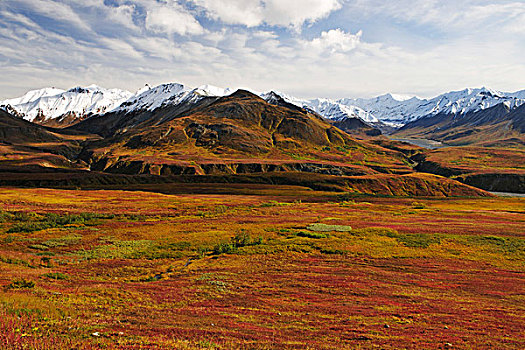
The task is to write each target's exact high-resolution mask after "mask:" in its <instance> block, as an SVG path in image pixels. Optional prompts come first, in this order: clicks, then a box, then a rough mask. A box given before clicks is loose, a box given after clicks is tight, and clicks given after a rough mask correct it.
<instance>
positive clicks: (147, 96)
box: [114, 83, 233, 113]
mask: <svg viewBox="0 0 525 350" xmlns="http://www.w3.org/2000/svg"><path fill="white" fill-rule="evenodd" d="M232 92H233V91H232V90H230V89H222V88H218V87H216V86H212V85H203V86H199V87H198V88H195V89H191V88H187V87H185V86H184V85H182V84H176V83H171V84H162V85H159V86H156V87H153V88H151V87H149V86H146V87H145V88H144V89H141V90H139V91H138V92H137V93H136V94H135V95H133V96H132V97H131V98H129V99H128V100H127V101H125V102H124V103H122V105H120V106H119V107H118V108H116V109H115V110H114V111H115V112H127V113H128V112H133V111H137V110H149V111H153V110H155V109H157V108H159V107H163V106H167V105H176V104H179V103H182V102H197V101H198V100H200V99H201V98H203V97H206V96H217V97H219V96H226V95H229V94H231V93H232Z"/></svg>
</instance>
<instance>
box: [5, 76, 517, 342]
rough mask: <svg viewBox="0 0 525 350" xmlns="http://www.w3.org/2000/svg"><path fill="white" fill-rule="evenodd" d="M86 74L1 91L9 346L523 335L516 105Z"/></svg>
mask: <svg viewBox="0 0 525 350" xmlns="http://www.w3.org/2000/svg"><path fill="white" fill-rule="evenodd" d="M97 89H98V87H94V86H91V87H89V88H76V89H70V90H60V91H58V92H57V91H55V90H46V91H43V92H39V93H35V92H33V93H31V94H29V95H28V96H26V97H24V98H21V101H23V103H22V104H23V105H24V106H25V107H24V108H26V109H27V108H29V105H31V106H32V107H33V109H31V108H29V109H27V111H32V112H27V113H28V114H23V113H22V112H23V110H22V109H21V110H20V111H19V112H17V111H16V109H15V108H14V107H13V106H10V107H4V108H3V109H0V269H1V271H2V273H1V274H0V287H1V290H0V316H1V317H0V345H2V348H5V349H9V350H11V349H13V350H15V349H16V350H18V349H58V350H61V349H64V350H65V349H72V348H74V349H104V348H106V349H122V350H128V349H261V350H262V349H338V348H349V349H376V348H382V349H452V348H454V349H473V348H475V349H509V350H510V349H520V348H523V347H524V346H525V343H524V341H523V339H522V338H523V337H522V336H521V333H522V329H523V328H524V327H525V317H524V315H525V309H524V307H523V295H524V293H525V289H524V286H525V281H524V279H523V274H524V272H525V256H524V252H525V237H524V232H525V231H524V227H525V211H524V207H525V206H524V204H525V202H524V198H523V197H522V196H506V195H500V194H499V192H507V193H508V192H511V193H517V194H523V193H525V168H524V167H525V162H524V160H525V153H524V152H525V151H524V149H523V142H522V141H523V131H522V130H521V129H520V127H521V126H520V125H521V124H520V123H521V121H522V119H521V118H522V115H523V114H521V109H522V108H523V107H516V108H514V109H512V110H509V109H510V107H509V109H507V108H503V107H501V106H500V107H497V106H499V105H498V104H496V107H495V108H496V112H498V113H496V112H494V110H493V109H491V108H494V106H492V105H491V103H487V108H486V109H480V110H476V108H477V107H476V106H477V105H476V104H475V103H474V105H472V103H471V102H472V101H471V100H472V99H474V100H475V99H476V98H477V97H476V96H478V95H479V94H481V95H480V96H485V97H486V94H487V93H488V92H487V89H481V90H480V91H477V92H475V91H470V90H469V91H465V92H463V93H460V94H459V95H460V97H458V101H460V102H461V101H463V100H465V101H467V102H465V103H467V105H468V108H467V107H465V108H467V109H469V108H470V109H469V111H468V112H467V114H465V116H459V115H455V117H452V116H451V115H447V116H444V115H443V114H439V113H438V114H435V115H429V114H428V113H427V114H425V115H424V116H421V115H420V116H419V117H418V118H413V119H414V120H409V119H412V118H411V117H408V116H407V115H405V117H406V118H404V119H403V118H401V117H400V115H398V117H397V119H394V118H393V117H392V118H390V119H383V120H380V118H376V117H375V116H374V114H373V113H375V114H377V115H381V113H379V112H378V111H377V110H374V112H373V113H372V110H373V108H372V107H373V106H370V105H368V108H369V110H367V111H365V110H360V109H358V108H360V107H357V106H353V105H351V104H349V103H350V102H348V101H346V102H345V101H343V100H341V101H338V102H334V101H328V100H321V99H319V100H316V101H314V100H309V101H300V100H298V99H294V98H291V97H287V96H285V95H284V96H281V95H280V94H278V93H275V92H272V93H268V94H256V93H253V92H250V91H248V90H236V91H231V90H228V89H218V88H214V87H211V86H203V87H199V88H195V89H192V88H185V87H184V86H183V85H181V84H162V85H160V86H157V87H153V88H152V87H147V88H145V89H144V90H143V91H140V92H139V93H137V94H135V95H133V94H131V93H129V94H125V95H126V96H130V97H129V98H128V99H127V100H126V101H124V102H122V103H120V104H119V102H120V101H117V102H115V101H113V99H105V98H101V96H102V95H101V94H103V95H104V96H106V95H105V94H107V91H108V90H104V91H102V92H101V93H96V91H98V90H97ZM53 93H58V95H56V96H65V99H66V100H67V101H69V102H71V101H75V103H74V104H73V105H74V107H75V108H77V110H71V111H69V112H68V113H67V114H66V115H64V114H60V113H61V112H62V111H63V110H61V109H60V108H61V107H60V108H59V106H58V105H57V106H54V107H53V108H50V109H48V110H55V111H57V113H56V114H49V115H48V116H46V115H44V114H43V109H40V112H37V116H38V118H34V119H31V118H32V117H31V115H32V114H31V113H35V112H34V111H35V110H38V108H40V107H37V106H38V105H39V104H40V103H41V100H40V99H41V98H43V99H44V100H45V101H46V103H47V106H49V103H50V102H49V101H55V102H56V101H61V98H56V96H55V97H53V96H54V95H52V94H53ZM49 94H51V95H52V96H46V95H49ZM112 94H114V95H115V96H117V97H119V96H120V97H122V96H123V95H122V93H118V92H115V91H114V92H113V93H112ZM465 94H466V96H467V97H468V98H466V97H465V96H464V95H465ZM484 94H485V95H484ZM452 95H454V94H448V96H449V97H450V96H452ZM93 96H95V97H96V101H95V102H96V103H95V104H93V106H95V107H93V108H95V109H96V108H99V109H100V110H101V111H102V112H100V113H95V110H94V109H92V108H91V107H89V106H92V104H91V103H92V102H93V101H92V100H91V98H94V97H93ZM498 96H499V95H498ZM520 96H521V95H520ZM520 96H518V97H512V96H507V97H505V98H504V97H503V96H501V97H498V98H497V99H500V98H501V99H503V98H504V99H505V102H509V101H510V100H512V101H514V102H513V103H515V105H519V102H520V101H521V100H520V98H521V97H520ZM88 97H89V98H88ZM120 97H119V98H120ZM32 98H36V99H34V100H33V101H28V100H31V99H32ZM397 98H399V97H397ZM399 99H400V100H396V99H395V98H394V96H392V95H390V96H386V97H385V96H383V97H382V98H377V99H376V100H377V101H378V103H379V102H380V103H379V105H381V106H385V105H386V106H389V108H390V110H392V109H393V110H396V111H399V113H401V112H402V111H403V110H404V111H405V112H406V111H407V110H406V108H405V107H407V105H410V106H412V108H416V107H414V106H415V105H416V104H429V103H430V102H429V101H424V102H421V100H419V99H415V98H411V99H408V100H407V99H401V98H399ZM82 101H84V102H85V101H88V102H86V103H87V105H86V104H84V105H82V103H83V102H82ZM377 101H376V102H377ZM396 101H397V102H396ZM418 101H419V102H418ZM439 101H442V99H441V100H439ZM484 101H485V100H484ZM19 102H20V101H19ZM81 102H82V103H81ZM357 102H359V103H360V105H361V106H364V107H363V108H365V107H366V106H367V104H366V103H365V101H362V100H361V101H358V100H355V101H353V102H352V103H357ZM434 102H436V101H434ZM456 102H457V101H456ZM460 102H457V103H460ZM345 103H346V104H345ZM370 103H371V102H370V101H368V104H370ZM436 103H437V102H436ZM461 103H463V102H461ZM79 106H83V107H82V111H84V112H85V113H84V112H82V113H80V112H78V108H80V107H79ZM374 106H375V107H374V108H376V107H377V106H378V105H377V104H375V105H374ZM396 106H397V107H396ZM402 106H405V107H403V108H405V109H402V108H401V107H402ZM437 106H441V107H440V108H441V110H443V109H444V108H445V107H447V106H445V107H444V106H443V105H442V103H441V102H439V103H437ZM472 106H474V107H472ZM88 107H89V108H88ZM394 107H395V108H394ZM448 107H450V106H448ZM448 107H447V108H448ZM471 107H472V108H471ZM35 108H36V109H35ZM421 108H423V107H421V106H420V107H418V108H416V110H418V111H421ZM425 108H427V109H428V108H430V107H429V106H427V107H425ZM501 108H503V109H501ZM427 109H425V111H427ZM487 111H488V112H487ZM427 112H428V111H427ZM323 113H324V114H323ZM407 113H408V112H407ZM410 113H415V112H413V110H412V112H410ZM421 113H423V112H421ZM425 113H426V112H425ZM59 114H60V115H59ZM330 116H332V117H333V118H330ZM412 116H417V114H414V115H412ZM374 118H375V119H374ZM454 120H455V121H454ZM457 120H461V122H458V121H457ZM401 121H403V122H404V123H406V124H404V125H403V126H399V125H397V124H396V123H399V122H401ZM481 121H483V123H484V124H483V125H482V126H479V124H480V123H481ZM434 122H435V123H436V124H433V123H434ZM474 124H475V125H478V126H476V127H475V128H474V129H475V130H474V129H473V126H472V125H474ZM396 125H397V126H396ZM476 128H477V129H476ZM466 129H473V130H474V132H473V133H469V134H468V135H466V134H462V133H463V131H464V130H466ZM447 133H448V136H449V137H447V136H446V135H445V134H447ZM434 140H437V141H434ZM450 140H452V141H450ZM441 142H442V143H441ZM449 142H451V143H450V144H449ZM453 144H455V146H451V145H453ZM460 144H461V145H460ZM445 146H446V147H445Z"/></svg>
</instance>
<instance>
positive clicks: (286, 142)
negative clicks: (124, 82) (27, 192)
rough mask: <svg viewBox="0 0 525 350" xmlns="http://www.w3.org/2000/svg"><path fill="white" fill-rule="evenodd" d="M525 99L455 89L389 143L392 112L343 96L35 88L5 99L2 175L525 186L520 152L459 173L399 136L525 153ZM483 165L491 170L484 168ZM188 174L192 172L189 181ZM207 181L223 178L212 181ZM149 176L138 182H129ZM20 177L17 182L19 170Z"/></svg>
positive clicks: (385, 189)
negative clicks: (503, 160)
mask: <svg viewBox="0 0 525 350" xmlns="http://www.w3.org/2000/svg"><path fill="white" fill-rule="evenodd" d="M453 96H454V97H455V99H454V100H453V101H454V102H453V103H452V102H451V100H452V97H453ZM520 96H521V95H520V93H515V94H501V93H495V92H490V91H488V90H487V89H478V90H465V91H463V92H462V93H451V94H449V96H448V97H447V98H448V102H447V103H445V102H444V101H445V97H442V98H440V99H436V100H435V101H434V102H435V104H433V105H434V108H432V109H430V112H428V113H427V114H425V113H426V112H420V114H421V116H419V117H414V116H412V115H409V116H410V118H406V119H403V120H405V121H406V124H403V126H402V127H400V128H397V129H395V132H394V134H393V136H390V138H386V137H384V136H382V135H381V132H380V131H379V129H378V128H383V127H386V125H387V124H386V123H391V121H392V120H393V116H392V115H391V118H390V119H389V120H390V121H389V120H387V118H383V121H382V120H381V119H380V118H377V117H376V116H375V115H374V114H373V113H371V112H367V111H365V110H363V109H360V107H356V106H354V105H352V104H348V105H344V104H343V103H342V102H344V101H340V102H338V101H333V100H328V99H316V100H298V99H295V98H292V97H289V96H286V95H283V94H279V93H276V92H268V93H262V94H255V93H253V92H250V91H247V90H236V91H233V90H230V89H221V88H217V87H213V86H209V85H205V86H201V87H198V88H187V87H185V86H183V85H181V84H162V85H159V86H156V87H150V86H145V87H144V88H143V89H141V90H140V91H138V92H137V93H135V94H131V93H128V92H123V91H119V90H105V89H102V88H99V87H96V86H90V87H88V88H74V89H70V90H68V91H63V90H57V89H43V90H36V91H31V92H30V93H28V94H26V95H25V96H23V97H21V98H18V99H12V100H9V101H8V102H10V103H5V102H4V103H3V108H2V109H1V114H0V122H1V125H0V133H1V136H2V137H1V139H0V147H1V148H2V150H3V153H2V154H3V160H2V161H1V162H0V168H2V170H1V171H0V172H2V171H3V172H4V173H5V172H6V171H7V172H14V173H20V172H23V173H27V172H28V171H32V172H37V173H40V172H44V173H49V172H50V171H54V172H57V171H62V172H63V171H68V172H74V173H79V172H87V174H91V175H89V176H90V177H92V176H98V175H96V174H104V176H108V175H107V174H126V175H130V176H136V175H140V176H154V177H158V176H160V178H164V177H166V176H168V177H170V176H171V177H173V176H178V177H179V178H177V181H197V182H199V181H219V182H222V181H226V182H238V181H263V182H264V181H269V182H271V183H275V182H279V183H286V184H290V183H295V184H301V185H306V186H307V187H311V188H317V189H319V188H324V189H336V190H338V191H341V190H343V191H352V190H356V191H359V192H362V191H368V192H370V193H383V194H396V195H397V194H409V193H418V194H421V195H425V194H432V195H433V194H436V193H441V194H442V195H451V194H453V193H455V194H458V195H461V194H467V193H473V192H471V190H470V189H468V188H466V187H461V186H460V185H458V183H457V182H444V181H445V180H443V179H440V178H439V177H422V175H420V174H418V172H427V173H428V172H430V173H435V174H439V175H442V174H444V175H445V176H460V175H461V176H464V182H465V183H468V181H471V179H474V180H472V181H480V180H479V178H480V176H481V178H482V179H486V178H487V176H489V175H487V174H488V173H489V172H490V176H491V179H493V180H490V181H491V182H490V183H488V184H487V183H485V182H483V186H484V187H483V188H490V189H493V190H494V189H503V190H507V189H514V188H515V189H516V191H522V190H523V186H522V183H523V180H524V178H523V170H522V165H520V163H521V162H520V159H521V157H522V152H521V150H519V149H516V150H515V151H512V150H509V151H504V152H500V151H495V152H494V157H498V156H499V155H505V157H506V159H512V163H513V165H512V167H513V168H512V169H515V170H512V171H511V173H509V170H508V169H505V167H507V168H508V164H507V165H505V164H504V163H502V164H501V165H498V167H496V168H495V167H492V168H490V167H489V168H487V165H486V164H482V163H481V162H480V161H477V160H478V159H481V160H482V159H483V157H482V154H483V152H485V151H484V148H479V147H478V148H476V149H470V150H469V152H470V154H471V157H472V159H474V160H476V162H474V163H472V161H470V160H469V164H468V165H466V166H463V167H462V168H461V169H459V168H457V169H456V168H454V169H452V168H451V167H450V166H449V165H450V164H451V163H450V162H449V160H450V161H453V162H455V163H454V164H461V163H462V162H463V163H464V162H465V160H464V159H463V158H462V157H461V154H462V153H461V152H459V153H457V152H455V153H454V152H449V151H446V152H440V153H430V152H426V151H425V150H423V149H421V148H419V147H416V146H413V147H412V146H407V144H403V143H396V142H395V141H392V140H391V138H394V137H399V138H403V137H406V138H410V137H418V138H432V139H440V138H448V139H450V140H451V141H453V142H456V143H461V142H464V141H465V140H467V141H469V142H471V143H478V144H479V142H484V143H485V144H486V145H487V146H492V147H502V146H505V147H508V146H509V145H512V144H513V145H514V146H517V147H518V148H521V147H522V146H523V144H524V143H523V131H524V130H523V124H524V122H523V117H524V115H525V105H524V104H523V103H522V102H523V101H522V99H521V98H520ZM418 100H419V99H417V98H408V97H399V96H395V97H394V96H392V95H388V96H383V97H380V98H376V99H375V102H376V103H375V104H372V100H368V103H370V104H371V106H375V107H374V108H378V107H377V106H380V105H381V106H386V105H389V106H390V107H392V106H393V105H394V104H397V106H398V107H396V108H398V109H399V108H400V107H399V106H401V105H404V107H403V108H405V110H408V109H409V107H410V106H411V107H410V108H412V109H413V110H417V111H423V110H425V108H427V110H428V108H430V107H429V106H428V105H429V102H428V101H429V100H428V101H426V102H425V104H424V105H425V106H426V107H425V108H424V106H423V105H422V104H420V106H419V107H418V108H416V107H414V106H415V105H416V102H417V101H418ZM355 101H357V100H355ZM363 101H365V100H361V103H364V102H363ZM394 101H397V102H394ZM419 101H422V100H419ZM476 101H478V102H476ZM347 102H348V101H347ZM497 102H499V103H497ZM39 106H40V107H39ZM22 107H23V108H22ZM41 107H42V108H41ZM24 108H25V109H24ZM370 108H371V107H370ZM385 108H386V107H385ZM392 108H393V107H392ZM46 113H47V114H46ZM374 113H375V114H376V115H379V113H378V112H374ZM407 113H408V112H407ZM414 113H416V112H414ZM400 120H401V119H400ZM391 125H392V124H391ZM390 128H391V129H393V127H392V126H390ZM480 135H482V136H481V137H480ZM489 136H490V137H489ZM491 137H493V138H491ZM490 142H493V144H488V143H490ZM510 155H512V157H511V156H510ZM451 156H453V157H455V158H453V159H451V158H450V157H451ZM447 159H448V160H447ZM469 159H470V158H469ZM515 164H517V165H516V166H514V165H515ZM458 169H459V170H458ZM480 169H484V173H485V174H481V175H479V171H478V170H480ZM491 169H492V170H491ZM502 171H503V172H504V173H505V174H506V175H504V180H502V175H501V174H502ZM255 174H259V175H255ZM261 174H265V175H264V176H265V177H263V178H261V177H260V176H263V175H261ZM298 174H302V175H298ZM470 174H472V176H470ZM334 175H336V176H335V177H330V178H322V176H334ZM68 176H69V175H68ZM119 176H120V175H119ZM180 176H190V177H191V178H189V180H188V178H182V180H181V178H180ZM199 176H204V178H206V179H207V180H203V178H200V177H199ZM210 176H215V177H214V178H213V180H210ZM217 176H235V178H223V177H220V178H217ZM246 176H248V177H249V178H246ZM253 176H256V177H255V178H254V177H253ZM305 176H307V178H305ZM320 176H321V177H320ZM473 176H476V177H473ZM511 177H512V178H511ZM119 179H121V178H119ZM141 179H142V180H141ZM509 179H510V180H509ZM143 180H144V178H143V177H138V178H136V177H133V180H130V181H143ZM303 180H304V182H303ZM13 181H18V175H14V180H13ZM82 181H83V180H82ZM90 181H91V180H90ZM97 181H99V180H97ZM103 181H109V180H107V179H105V180H103ZM111 181H113V180H111ZM118 181H121V180H118ZM126 181H128V180H126ZM144 181H150V180H144ZM154 181H165V180H154ZM451 181H452V180H451ZM481 181H485V180H481ZM39 184H40V182H39ZM494 184H499V185H497V186H499V187H496V185H494ZM334 186H335V187H334ZM458 186H459V187H458ZM368 192H367V193H368Z"/></svg>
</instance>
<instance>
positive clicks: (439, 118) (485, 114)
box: [394, 103, 525, 146]
mask: <svg viewBox="0 0 525 350" xmlns="http://www.w3.org/2000/svg"><path fill="white" fill-rule="evenodd" d="M394 136H395V137H404V138H422V139H432V140H437V141H441V142H443V143H445V144H448V145H454V146H460V145H467V144H478V145H486V146H512V145H514V146H524V145H525V105H522V106H520V107H518V108H516V109H513V110H511V109H510V108H509V107H508V105H506V104H504V103H500V104H498V105H495V106H493V107H491V108H488V109H484V110H481V111H477V112H469V113H466V114H465V115H456V114H445V113H441V114H437V115H435V116H431V117H426V118H421V119H418V120H416V121H413V122H410V123H408V124H407V125H405V126H404V127H402V128H401V129H399V130H398V131H396V132H395V133H394Z"/></svg>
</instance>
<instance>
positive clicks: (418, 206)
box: [412, 202, 427, 209]
mask: <svg viewBox="0 0 525 350" xmlns="http://www.w3.org/2000/svg"><path fill="white" fill-rule="evenodd" d="M426 207H427V206H426V205H425V204H423V203H420V202H413V203H412V208H413V209H426Z"/></svg>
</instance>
